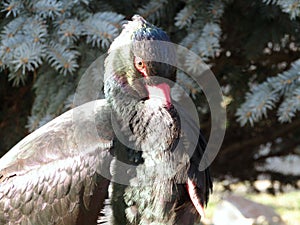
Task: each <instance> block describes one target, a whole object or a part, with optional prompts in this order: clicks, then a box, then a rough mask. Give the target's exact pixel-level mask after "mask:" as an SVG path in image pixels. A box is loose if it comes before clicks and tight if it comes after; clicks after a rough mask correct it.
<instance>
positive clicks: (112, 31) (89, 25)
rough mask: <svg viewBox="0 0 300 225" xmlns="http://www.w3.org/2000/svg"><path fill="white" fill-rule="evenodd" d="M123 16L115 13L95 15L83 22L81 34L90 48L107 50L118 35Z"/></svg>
mask: <svg viewBox="0 0 300 225" xmlns="http://www.w3.org/2000/svg"><path fill="white" fill-rule="evenodd" d="M123 18H124V17H123V16H122V15H119V14H117V13H108V12H106V13H96V14H94V15H92V16H90V17H89V18H88V19H87V20H85V21H84V22H83V26H84V31H83V34H84V35H86V36H87V38H86V41H87V43H91V44H92V46H97V47H101V48H107V47H108V46H109V45H110V43H111V42H112V41H113V40H114V38H115V37H116V36H117V35H118V34H119V28H120V26H119V24H120V22H121V20H123Z"/></svg>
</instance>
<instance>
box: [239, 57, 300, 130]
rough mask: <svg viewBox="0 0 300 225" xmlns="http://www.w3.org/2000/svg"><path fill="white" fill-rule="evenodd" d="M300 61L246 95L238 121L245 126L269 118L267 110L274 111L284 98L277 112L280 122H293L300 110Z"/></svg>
mask: <svg viewBox="0 0 300 225" xmlns="http://www.w3.org/2000/svg"><path fill="white" fill-rule="evenodd" d="M299 70H300V60H296V61H295V62H293V63H292V64H291V68H290V69H289V70H287V71H284V72H283V73H280V74H278V75H277V76H275V77H271V78H268V79H267V80H266V81H265V82H264V83H262V84H260V85H258V86H256V87H254V88H253V90H251V91H250V92H249V93H247V94H246V101H245V102H244V103H243V104H242V105H241V106H240V108H239V109H238V110H237V112H236V116H237V117H238V119H237V121H239V122H240V124H241V125H242V126H244V125H245V124H246V123H247V122H250V124H251V125H253V124H254V122H258V121H259V120H260V119H261V118H262V115H265V117H266V116H267V114H266V113H267V110H270V109H273V108H274V106H275V105H274V104H275V103H276V102H278V101H279V98H280V97H284V100H283V102H282V103H281V105H280V106H279V109H278V111H277V115H278V120H279V121H280V122H281V123H283V122H291V119H292V118H293V117H294V116H295V113H296V112H297V111H298V110H299V109H300V105H299V104H300V102H299V93H300V89H299V85H300V75H299Z"/></svg>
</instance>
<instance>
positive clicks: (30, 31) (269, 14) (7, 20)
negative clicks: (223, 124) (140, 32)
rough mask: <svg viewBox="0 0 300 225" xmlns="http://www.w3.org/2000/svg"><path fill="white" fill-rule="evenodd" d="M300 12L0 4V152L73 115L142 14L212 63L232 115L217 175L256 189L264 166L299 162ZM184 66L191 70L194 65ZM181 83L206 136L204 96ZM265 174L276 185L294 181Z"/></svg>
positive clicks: (52, 1) (159, 3) (188, 82)
mask: <svg viewBox="0 0 300 225" xmlns="http://www.w3.org/2000/svg"><path fill="white" fill-rule="evenodd" d="M299 13H300V1H299V0H289V1H281V0H254V1H250V0H210V1H208V0H180V1H172V0H150V1H149V0H147V1H145V0H141V1H136V0H131V1H125V0H121V1H110V2H108V1H96V0H76V1H69V0H61V1H58V0H33V1H29V0H6V1H2V2H1V13H0V18H1V22H0V32H1V34H0V82H1V83H0V100H1V105H0V153H1V155H3V154H4V153H5V152H6V151H7V150H9V148H10V147H12V146H13V145H14V144H16V142H17V141H19V140H20V139H21V138H22V137H24V136H25V135H26V134H27V133H28V132H31V131H33V130H35V129H37V128H38V127H40V126H41V125H43V124H45V123H46V122H48V121H49V120H51V119H53V118H54V117H56V116H58V115H59V114H61V113H62V112H64V111H66V110H68V109H70V108H71V107H72V101H73V95H74V92H75V89H76V87H77V84H78V82H79V80H80V78H81V76H82V74H83V73H84V72H85V70H86V69H87V68H88V67H89V66H90V64H91V63H92V62H93V61H94V60H95V59H96V58H97V57H98V56H100V55H102V54H103V53H105V52H106V51H107V49H108V47H109V45H110V43H111V42H112V41H113V40H114V38H115V37H116V36H117V35H118V34H119V32H120V30H121V24H122V21H123V20H124V19H130V18H131V17H132V16H133V15H134V14H140V15H141V16H143V17H144V18H146V19H147V20H149V21H150V22H152V23H154V24H156V25H157V26H160V27H162V28H163V29H164V30H165V31H166V32H167V33H168V34H169V36H170V38H171V40H172V41H173V42H175V43H178V44H180V45H183V46H185V47H187V48H189V49H191V50H192V51H194V52H195V53H197V54H198V55H199V56H201V57H202V59H203V60H204V61H205V62H206V63H207V64H209V65H210V67H211V69H212V71H213V72H214V74H215V76H216V77H217V79H218V81H219V83H220V85H221V86H222V90H223V94H224V105H226V106H227V113H228V114H227V116H228V117H227V118H228V123H227V133H226V137H225V141H224V145H223V147H222V149H221V151H220V154H219V155H218V157H217V159H216V160H215V161H214V164H213V168H212V170H213V176H214V177H216V178H218V179H221V180H222V179H225V178H228V177H233V178H238V179H239V180H242V181H244V180H250V182H252V181H254V180H256V179H257V177H258V176H259V175H260V174H262V172H261V171H259V170H258V169H257V168H256V166H257V165H261V164H263V163H264V162H265V161H266V160H268V158H270V157H276V156H285V155H289V154H292V155H297V154H298V155H299V150H298V149H299V142H300V139H299V131H300V129H299V125H300V119H299V116H298V114H299V109H300V84H299V82H300V79H299V74H300V60H299V58H300V54H299V44H300V35H299V28H300V26H299V25H300V23H299V17H298V16H299ZM185 63H186V65H187V66H188V68H189V69H190V70H191V71H193V69H194V68H195V64H197V63H199V62H197V61H194V60H193V59H191V58H188V57H187V59H186V62H185ZM177 79H178V82H179V83H180V84H181V85H183V86H184V87H185V88H186V90H188V91H189V93H190V94H191V96H192V98H193V99H194V101H195V104H196V105H197V106H198V108H199V116H200V120H201V124H202V129H203V132H204V133H205V134H209V131H210V115H209V107H208V105H207V102H206V101H205V98H204V96H203V93H201V89H200V88H199V87H197V86H196V85H195V82H194V81H193V80H192V79H190V78H189V77H188V76H187V75H186V74H183V73H181V72H179V73H178V75H177ZM99 91H100V90H99ZM206 136H207V135H206ZM207 138H208V137H207ZM264 146H269V147H268V151H267V153H263V154H262V153H261V149H262V148H264ZM263 173H264V174H268V176H269V178H270V179H272V180H280V181H281V182H282V183H292V184H295V185H296V181H297V180H298V179H299V176H297V175H295V176H292V175H290V176H285V175H282V174H281V173H279V172H275V171H274V170H268V171H265V172H263Z"/></svg>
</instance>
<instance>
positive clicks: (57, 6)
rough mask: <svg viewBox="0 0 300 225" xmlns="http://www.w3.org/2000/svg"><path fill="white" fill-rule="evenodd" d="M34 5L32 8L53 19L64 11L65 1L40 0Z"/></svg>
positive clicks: (41, 15)
mask: <svg viewBox="0 0 300 225" xmlns="http://www.w3.org/2000/svg"><path fill="white" fill-rule="evenodd" d="M32 6H33V7H32V10H33V11H34V12H35V13H36V14H37V15H39V17H41V18H43V19H47V18H50V19H52V20H53V19H54V18H55V17H57V16H61V14H62V13H63V3H62V1H58V0H38V1H37V2H34V3H33V4H32Z"/></svg>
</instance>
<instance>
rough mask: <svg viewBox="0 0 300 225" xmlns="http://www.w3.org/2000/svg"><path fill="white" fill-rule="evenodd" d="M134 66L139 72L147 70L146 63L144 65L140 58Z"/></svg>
mask: <svg viewBox="0 0 300 225" xmlns="http://www.w3.org/2000/svg"><path fill="white" fill-rule="evenodd" d="M134 65H135V67H136V68H137V69H138V70H142V69H144V68H145V63H144V61H143V59H142V58H140V57H135V60H134Z"/></svg>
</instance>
